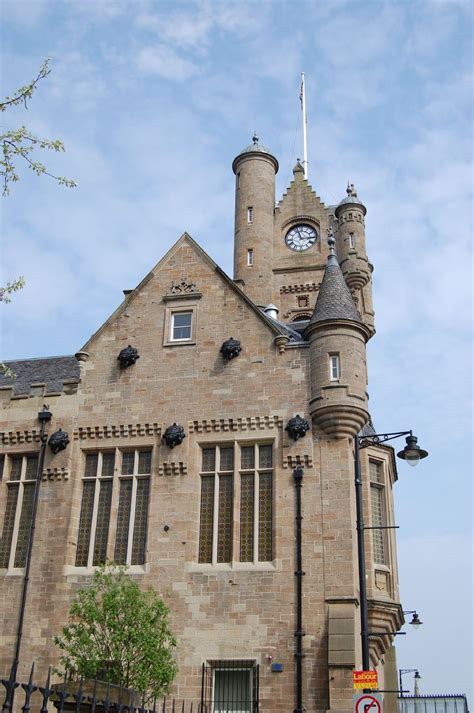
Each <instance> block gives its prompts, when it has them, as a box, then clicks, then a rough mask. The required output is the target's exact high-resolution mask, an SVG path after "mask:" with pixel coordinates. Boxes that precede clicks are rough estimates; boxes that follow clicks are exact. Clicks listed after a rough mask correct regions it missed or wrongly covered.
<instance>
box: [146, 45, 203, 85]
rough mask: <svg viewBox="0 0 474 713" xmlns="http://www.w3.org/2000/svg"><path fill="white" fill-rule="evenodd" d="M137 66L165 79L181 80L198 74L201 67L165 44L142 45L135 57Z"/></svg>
mask: <svg viewBox="0 0 474 713" xmlns="http://www.w3.org/2000/svg"><path fill="white" fill-rule="evenodd" d="M136 65H137V67H138V68H139V69H140V70H142V71H143V72H146V73H148V74H156V75H159V76H160V77H164V78H165V79H174V80H177V81H183V80H185V79H189V78H190V77H192V76H194V75H195V74H198V73H199V72H200V71H201V69H200V68H199V66H198V65H197V64H196V63H194V62H193V61H191V60H189V59H185V58H184V57H180V56H179V55H178V54H177V53H176V52H175V51H174V50H173V49H171V48H170V47H166V46H165V45H154V46H153V47H144V48H143V49H141V50H140V52H139V53H138V55H137V58H136Z"/></svg>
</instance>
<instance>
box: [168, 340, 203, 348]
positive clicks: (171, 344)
mask: <svg viewBox="0 0 474 713" xmlns="http://www.w3.org/2000/svg"><path fill="white" fill-rule="evenodd" d="M194 344H196V340H195V339H183V341H175V342H172V341H171V340H170V341H167V342H165V343H164V344H163V346H164V347H189V346H190V345H194Z"/></svg>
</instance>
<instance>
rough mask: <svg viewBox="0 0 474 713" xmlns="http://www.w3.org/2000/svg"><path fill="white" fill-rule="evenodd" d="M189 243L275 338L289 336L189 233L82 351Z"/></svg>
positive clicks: (83, 348) (118, 308) (85, 345)
mask: <svg viewBox="0 0 474 713" xmlns="http://www.w3.org/2000/svg"><path fill="white" fill-rule="evenodd" d="M185 242H187V243H188V245H190V246H191V247H192V248H193V249H194V250H195V251H196V252H197V253H198V255H199V256H200V257H201V258H202V259H203V260H204V261H205V262H206V263H207V264H208V265H209V266H210V267H211V269H213V270H214V271H215V272H216V273H217V274H218V275H219V276H220V278H221V279H222V280H223V281H224V282H225V283H226V285H227V286H228V287H230V288H231V289H232V290H233V291H234V292H236V293H237V294H238V295H239V297H240V298H241V299H242V300H243V302H245V303H246V304H247V305H248V307H249V308H250V309H251V310H252V311H253V312H254V313H255V314H256V315H257V316H258V318H259V319H260V320H261V321H262V322H263V323H264V324H266V326H267V327H269V328H270V330H271V331H272V332H273V334H274V335H275V336H278V335H284V336H287V331H286V328H285V327H284V326H283V325H280V324H279V323H277V322H275V320H273V319H270V318H269V317H268V316H267V315H266V314H264V313H263V312H262V311H261V310H260V308H259V307H257V305H256V304H255V303H254V302H252V300H251V299H250V297H248V296H247V295H246V294H245V293H244V292H242V290H241V289H240V288H239V287H238V286H237V285H236V284H235V282H234V281H233V280H232V279H231V278H230V277H229V276H228V275H227V274H226V273H225V272H224V270H222V268H220V267H219V265H217V263H215V262H214V260H213V259H212V258H211V257H209V255H208V254H207V253H206V252H205V251H204V250H203V249H202V248H201V246H200V245H198V243H196V241H195V240H193V238H192V237H191V236H190V235H189V234H188V233H186V232H185V233H183V235H182V236H181V237H180V238H179V240H177V241H176V243H175V244H174V245H173V246H172V247H171V248H170V249H169V250H168V252H167V253H166V254H165V255H164V256H163V257H162V258H161V260H159V262H157V264H156V265H155V267H153V268H152V270H150V272H149V273H148V275H146V277H144V278H143V280H142V281H141V282H140V283H139V284H138V285H137V287H135V289H134V290H131V292H130V293H129V294H127V295H126V296H125V299H124V301H123V302H122V303H121V304H120V305H119V306H118V307H117V309H116V310H115V311H114V312H113V313H112V314H111V315H110V317H109V318H108V319H107V320H106V321H105V322H104V323H103V324H102V326H101V327H99V329H98V330H97V331H96V332H94V334H93V335H92V336H91V337H90V338H89V339H88V340H87V342H86V344H84V346H83V347H82V348H81V351H87V350H88V348H89V345H90V344H91V343H92V341H93V340H94V339H95V338H96V337H97V336H99V334H101V333H102V331H103V330H104V329H105V328H106V327H107V326H108V325H109V324H111V323H112V322H113V321H114V320H115V319H116V318H117V317H118V316H119V315H120V314H121V313H122V312H123V311H125V310H126V309H127V308H128V306H129V304H130V302H132V301H133V300H134V299H135V297H136V295H137V294H138V293H139V292H140V290H141V289H142V288H143V287H144V286H145V285H146V284H147V283H148V282H149V280H151V279H152V278H153V277H154V275H155V274H156V273H157V272H158V271H159V270H160V268H161V266H162V265H163V264H164V263H165V262H166V261H167V260H168V259H169V258H170V256H171V255H173V253H175V252H176V251H177V250H179V248H180V247H181V245H182V244H183V243H185Z"/></svg>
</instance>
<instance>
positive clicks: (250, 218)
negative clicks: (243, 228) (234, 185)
mask: <svg viewBox="0 0 474 713" xmlns="http://www.w3.org/2000/svg"><path fill="white" fill-rule="evenodd" d="M247 223H253V208H252V206H249V207H248V208H247Z"/></svg>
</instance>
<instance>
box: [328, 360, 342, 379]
mask: <svg viewBox="0 0 474 713" xmlns="http://www.w3.org/2000/svg"><path fill="white" fill-rule="evenodd" d="M340 376H341V365H340V362H339V354H330V355H329V379H330V381H339V379H340Z"/></svg>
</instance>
